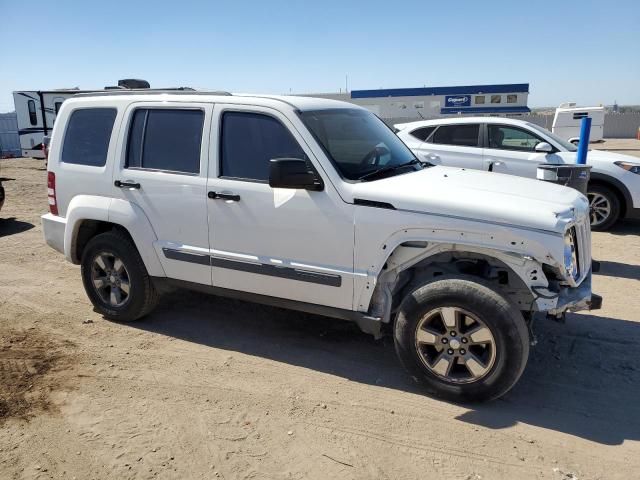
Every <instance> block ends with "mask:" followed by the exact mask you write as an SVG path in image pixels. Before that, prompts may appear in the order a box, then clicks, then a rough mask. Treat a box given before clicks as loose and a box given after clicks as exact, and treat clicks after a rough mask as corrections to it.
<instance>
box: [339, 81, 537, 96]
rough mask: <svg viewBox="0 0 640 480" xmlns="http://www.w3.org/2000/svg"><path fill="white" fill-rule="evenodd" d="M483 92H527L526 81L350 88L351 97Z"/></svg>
mask: <svg viewBox="0 0 640 480" xmlns="http://www.w3.org/2000/svg"><path fill="white" fill-rule="evenodd" d="M483 93H529V84H528V83H506V84H502V85H466V86H459V87H425V88H383V89H379V90H352V91H351V98H380V97H417V96H423V95H461V94H469V95H474V94H483Z"/></svg>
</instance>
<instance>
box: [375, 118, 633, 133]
mask: <svg viewBox="0 0 640 480" xmlns="http://www.w3.org/2000/svg"><path fill="white" fill-rule="evenodd" d="M432 118H442V117H432ZM514 118H517V119H519V120H524V121H526V122H531V123H535V124H536V125H540V126H541V127H544V128H546V129H547V130H551V126H552V125H553V115H522V116H518V117H514ZM383 120H384V121H385V122H386V123H387V124H388V125H391V126H392V125H394V124H396V123H406V122H415V121H417V120H420V119H417V118H406V117H405V118H384V119H383ZM425 120H426V119H425ZM638 128H640V113H607V114H606V115H605V116H604V138H636V135H637V134H638Z"/></svg>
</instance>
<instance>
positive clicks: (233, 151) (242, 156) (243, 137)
mask: <svg viewBox="0 0 640 480" xmlns="http://www.w3.org/2000/svg"><path fill="white" fill-rule="evenodd" d="M220 135H221V141H220V158H221V160H220V176H221V177H231V178H239V179H245V180H258V181H263V182H266V181H267V180H269V161H270V160H271V159H272V158H305V154H304V151H303V150H302V148H300V145H298V142H296V140H295V139H294V138H293V136H292V135H291V133H290V132H289V130H288V129H287V128H286V127H285V126H284V125H282V123H280V122H279V121H278V120H276V119H275V118H273V117H271V116H269V115H263V114H259V113H245V112H226V113H224V114H223V116H222V132H221V134H220Z"/></svg>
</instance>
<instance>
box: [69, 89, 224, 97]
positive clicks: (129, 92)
mask: <svg viewBox="0 0 640 480" xmlns="http://www.w3.org/2000/svg"><path fill="white" fill-rule="evenodd" d="M154 93H172V94H176V95H224V96H231V93H230V92H225V91H209V92H207V91H202V90H194V89H193V88H190V87H177V88H116V89H113V90H100V91H96V92H84V93H77V94H75V95H74V97H112V96H120V95H152V94H154Z"/></svg>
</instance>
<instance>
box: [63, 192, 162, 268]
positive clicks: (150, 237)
mask: <svg viewBox="0 0 640 480" xmlns="http://www.w3.org/2000/svg"><path fill="white" fill-rule="evenodd" d="M83 197H84V198H83ZM113 229H118V230H120V231H122V232H123V233H125V234H126V235H127V236H128V237H129V238H130V239H131V241H132V242H133V244H134V245H135V247H136V248H137V250H138V252H139V253H140V256H141V257H142V260H143V262H144V264H145V267H146V269H147V272H148V273H149V275H151V276H154V277H165V276H166V274H165V272H164V269H163V268H162V264H161V263H160V259H159V258H158V256H157V253H156V251H155V249H154V248H153V244H154V242H155V241H156V240H157V237H156V234H155V232H154V230H153V227H152V226H151V223H150V222H149V219H148V218H147V216H146V215H145V214H144V212H143V211H142V209H141V208H140V207H138V206H137V205H135V204H133V203H131V202H127V201H124V200H117V199H110V198H105V197H93V196H84V195H83V196H78V197H75V198H74V199H73V200H72V201H71V202H70V203H69V207H68V209H67V228H66V229H65V241H64V249H65V256H66V258H67V260H69V261H70V262H72V263H74V264H76V265H77V264H79V263H80V261H81V259H82V251H83V249H84V247H85V246H86V245H87V243H88V242H89V240H91V238H93V237H94V236H95V235H98V234H100V233H103V232H106V231H110V230H113Z"/></svg>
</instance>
